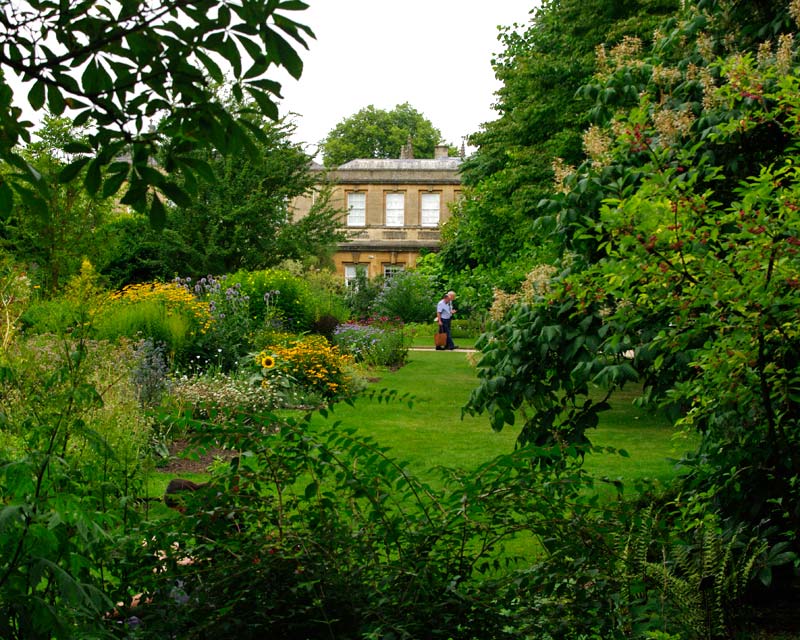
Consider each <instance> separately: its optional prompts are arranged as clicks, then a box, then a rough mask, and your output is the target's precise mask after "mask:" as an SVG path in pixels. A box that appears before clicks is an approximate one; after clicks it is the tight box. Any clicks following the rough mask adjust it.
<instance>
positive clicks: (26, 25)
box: [0, 0, 313, 228]
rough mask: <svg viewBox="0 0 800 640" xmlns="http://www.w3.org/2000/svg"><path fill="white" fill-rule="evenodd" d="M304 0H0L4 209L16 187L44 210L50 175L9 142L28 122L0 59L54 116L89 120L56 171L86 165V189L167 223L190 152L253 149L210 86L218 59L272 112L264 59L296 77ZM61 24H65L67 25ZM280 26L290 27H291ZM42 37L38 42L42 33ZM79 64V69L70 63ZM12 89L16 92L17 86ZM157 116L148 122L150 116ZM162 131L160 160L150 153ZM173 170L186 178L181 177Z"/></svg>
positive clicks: (181, 197) (219, 78)
mask: <svg viewBox="0 0 800 640" xmlns="http://www.w3.org/2000/svg"><path fill="white" fill-rule="evenodd" d="M305 8H306V5H305V4H304V3H302V2H293V1H292V2H284V3H275V2H272V1H271V0H269V1H267V0H264V1H258V2H246V3H242V2H237V1H232V2H227V1H221V2H213V3H211V4H209V5H204V6H202V7H198V6H194V5H187V4H185V3H181V2H173V1H172V0H164V1H162V2H156V3H155V4H153V3H144V2H140V1H138V0H132V1H128V2H123V3H121V4H120V5H119V6H118V7H115V8H114V9H113V10H111V9H108V8H107V7H105V6H101V5H95V4H93V3H90V4H88V5H83V4H82V5H70V4H66V5H65V4H61V3H57V2H49V1H48V2H43V3H42V2H23V3H18V4H15V5H13V6H11V5H4V7H3V14H2V20H0V24H1V25H2V36H0V41H2V43H3V44H2V46H0V71H2V72H3V74H2V75H0V127H1V128H2V132H3V135H2V136H0V139H1V140H2V142H1V143H0V159H2V161H3V162H5V163H8V165H10V166H11V167H13V175H12V176H8V175H7V179H6V180H5V181H2V182H0V205H1V206H2V214H3V215H7V214H8V212H9V210H10V208H11V205H12V189H13V190H14V193H15V194H16V195H18V196H19V197H20V198H21V199H22V201H23V203H24V204H25V205H26V206H28V207H29V208H30V209H33V210H37V211H39V212H40V213H41V214H42V215H47V212H46V209H47V207H48V205H47V202H48V200H49V196H50V194H49V190H50V185H49V184H47V183H46V182H45V181H42V180H40V178H39V176H38V174H37V173H36V172H35V171H33V170H32V169H31V168H30V167H29V166H28V165H27V163H26V162H25V161H24V159H23V158H22V157H21V156H20V155H19V154H18V153H16V152H15V151H14V147H16V146H17V145H18V144H23V143H29V142H30V141H31V137H30V128H31V126H32V125H31V123H30V122H26V121H24V120H22V118H21V117H20V116H21V115H22V111H21V109H19V108H18V107H16V106H12V90H11V87H10V85H9V84H8V80H7V79H6V78H5V71H10V72H13V73H15V74H17V75H19V76H21V78H22V80H23V81H25V82H29V83H31V84H30V85H29V86H30V89H29V91H28V94H27V96H26V98H25V99H26V101H27V104H28V105H29V106H30V107H31V108H33V109H34V110H35V111H41V110H42V109H43V108H44V107H45V106H46V107H47V109H48V110H49V112H50V113H51V114H52V115H54V116H61V115H62V114H63V113H65V112H67V110H70V112H71V113H73V114H75V115H74V117H73V124H74V125H75V126H82V125H84V124H91V125H92V127H91V129H92V133H91V135H90V136H88V138H87V139H86V140H85V141H82V142H80V143H75V144H71V145H69V147H68V148H67V149H66V150H67V151H68V152H69V153H72V154H75V159H74V161H73V162H72V163H71V164H70V165H68V166H66V167H65V168H64V169H63V170H62V172H61V179H62V181H64V182H69V181H71V180H72V179H74V178H75V177H76V176H77V175H78V174H79V173H81V172H83V173H82V177H83V186H84V188H85V190H86V192H87V193H88V194H89V196H91V197H94V196H96V195H100V194H102V196H103V197H109V196H113V195H115V194H116V193H118V192H119V191H120V190H122V192H123V195H122V198H121V202H122V204H126V205H130V206H132V207H133V208H134V209H136V210H137V211H140V212H142V213H144V212H149V216H150V219H151V221H152V223H153V224H154V226H156V227H159V228H160V227H163V225H164V222H165V207H164V203H165V202H166V201H167V200H171V201H173V202H182V201H185V200H186V199H187V197H188V196H187V192H188V193H191V192H192V191H193V190H192V188H191V187H192V186H193V185H195V184H196V179H197V178H198V177H199V176H202V177H208V175H209V168H208V166H207V165H206V164H204V163H203V162H201V161H198V159H197V158H196V157H195V156H194V152H195V151H196V150H197V149H199V148H206V147H213V148H215V149H217V150H218V151H219V152H220V153H222V154H223V155H239V154H250V155H255V154H254V153H253V152H254V149H253V145H252V143H251V141H250V137H249V136H250V135H251V130H250V129H249V128H248V122H247V118H246V117H242V116H241V115H232V114H230V113H229V112H228V111H226V109H225V108H224V106H223V105H222V104H221V103H220V100H219V99H218V97H217V96H216V95H215V94H214V85H213V84H212V83H211V82H209V80H213V81H214V82H215V83H221V82H223V79H224V74H223V70H222V68H221V67H220V65H219V63H218V62H216V61H215V58H216V59H217V60H220V59H221V60H222V61H224V64H225V66H226V67H227V68H228V69H229V71H230V74H231V77H232V78H233V80H234V82H235V84H234V85H233V88H232V92H233V95H234V98H235V99H237V100H238V101H243V99H244V97H245V95H246V96H247V99H248V100H252V101H254V103H255V104H256V105H257V110H258V111H260V112H261V113H263V114H266V115H267V116H269V117H271V118H273V119H277V116H278V108H277V106H276V104H275V102H274V100H273V97H274V96H276V95H278V94H279V91H280V85H279V84H278V83H276V82H274V81H272V80H270V79H269V78H268V77H267V72H268V71H269V70H270V69H271V68H272V65H278V66H282V67H284V68H285V69H286V70H287V71H289V73H290V74H291V75H292V76H293V77H295V78H298V77H299V76H300V74H301V73H302V67H303V64H302V61H301V59H300V57H299V56H298V55H297V52H296V51H295V49H294V46H293V45H292V44H291V43H292V42H294V43H295V44H296V45H300V46H304V47H305V46H306V41H305V38H306V37H309V36H311V37H313V34H312V32H311V30H310V29H308V28H307V27H305V26H304V25H302V24H299V23H298V22H295V21H294V20H292V19H291V18H290V17H289V14H290V12H293V11H298V10H303V9H305ZM66 25H69V27H66ZM287 38H288V39H287ZM45 43H46V44H45ZM77 68H80V73H79V74H76V73H75V70H76V69H77ZM17 98H20V96H17ZM154 120H157V122H158V124H157V125H156V126H155V127H154V128H152V129H151V128H150V123H151V122H153V121H154ZM163 140H168V141H169V143H168V145H167V148H166V152H165V156H164V161H163V167H164V169H165V170H166V171H165V172H161V171H156V170H155V169H154V168H153V167H152V165H151V160H152V159H153V158H154V157H155V155H156V154H157V153H158V152H159V149H160V147H161V143H162V141H163ZM175 174H180V175H182V176H183V177H184V178H186V179H187V180H188V182H184V183H183V187H184V188H186V190H184V189H183V188H181V187H179V186H178V183H177V182H176V180H175V177H174V176H175Z"/></svg>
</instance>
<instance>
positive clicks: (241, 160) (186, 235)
mask: <svg viewBox="0 0 800 640" xmlns="http://www.w3.org/2000/svg"><path fill="white" fill-rule="evenodd" d="M249 125H250V127H251V128H252V129H253V130H254V132H253V133H250V134H248V135H249V137H250V144H251V145H252V147H253V149H254V150H255V153H253V154H237V155H232V156H227V157H224V156H219V155H218V154H216V153H214V152H212V151H210V150H209V151H207V152H205V153H202V154H196V156H197V159H198V160H199V161H202V162H203V163H205V164H207V165H208V166H209V167H210V169H211V171H212V172H213V174H214V180H213V181H211V182H202V183H200V184H199V185H197V186H196V191H197V197H196V198H195V199H193V200H192V201H191V202H189V203H176V204H178V206H176V207H175V208H174V209H173V210H170V211H169V212H168V215H167V218H168V221H169V226H170V228H171V229H174V230H175V231H176V233H177V234H178V235H179V236H180V238H181V241H182V243H183V245H184V246H185V247H187V249H186V251H185V253H186V257H187V258H189V259H190V260H189V261H188V262H187V263H186V264H181V265H172V268H173V269H176V270H179V271H180V272H181V273H195V274H208V273H212V274H225V273H233V272H235V271H238V270H250V271H252V270H257V269H264V268H268V267H274V266H276V265H277V264H278V263H279V262H281V261H282V260H285V259H301V258H310V257H311V256H324V255H325V254H326V252H327V250H328V248H329V247H330V246H332V245H333V244H335V242H336V241H337V240H340V239H343V236H342V235H341V233H340V232H339V231H338V225H339V221H338V217H339V212H338V211H336V210H334V209H332V208H331V207H330V206H329V205H328V196H329V191H328V190H322V191H321V192H320V193H319V194H318V197H317V198H315V202H314V206H313V208H312V210H311V212H310V213H309V215H308V216H306V217H305V218H303V219H301V220H299V221H293V220H292V219H291V214H290V211H289V203H290V202H291V201H292V200H293V199H294V198H295V197H297V196H300V195H302V194H304V193H305V192H307V191H309V190H311V189H312V188H315V187H316V184H315V180H316V179H315V177H314V176H313V175H312V174H311V173H310V171H309V166H310V158H309V157H308V156H307V155H306V154H305V152H304V151H303V150H302V149H301V147H300V146H299V145H297V144H295V143H293V142H291V140H290V135H291V132H292V127H291V125H286V124H283V123H278V124H275V123H272V122H271V121H269V120H268V119H267V118H265V117H262V118H258V119H256V118H253V117H251V122H249Z"/></svg>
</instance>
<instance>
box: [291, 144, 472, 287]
mask: <svg viewBox="0 0 800 640" xmlns="http://www.w3.org/2000/svg"><path fill="white" fill-rule="evenodd" d="M447 152H448V148H447V147H446V146H439V147H436V150H435V156H434V157H433V158H414V157H413V152H412V150H411V147H410V145H406V146H405V147H403V150H402V151H401V154H400V158H397V159H364V160H351V161H350V162H347V163H345V164H343V165H341V166H339V167H337V168H336V169H332V170H328V171H327V172H325V171H324V170H323V169H322V167H321V166H319V165H316V167H315V170H316V171H319V172H320V174H321V177H322V176H324V179H326V180H327V181H329V182H330V183H331V184H332V188H333V193H332V197H331V202H330V204H331V206H333V207H335V208H337V209H339V210H341V211H342V212H343V216H342V226H343V227H344V228H345V229H346V230H347V232H348V239H347V241H345V242H342V243H340V244H339V245H338V247H337V251H336V254H335V255H334V262H335V265H336V271H337V273H339V274H341V275H342V277H344V278H345V280H347V281H350V280H352V279H353V278H355V276H356V272H357V270H358V269H364V270H366V273H367V275H368V276H369V277H370V278H372V277H375V276H377V275H381V274H383V275H387V276H389V275H391V274H392V273H394V272H396V271H399V270H403V269H406V268H410V267H413V266H414V265H415V264H416V261H417V258H418V257H419V256H420V252H421V250H423V249H429V250H433V251H435V250H436V249H438V247H439V228H440V226H441V225H442V224H443V223H444V222H445V221H446V220H447V219H448V218H449V217H450V205H451V204H452V203H453V202H455V201H456V200H457V199H458V198H459V197H460V194H461V180H460V178H459V175H458V172H459V168H460V165H461V162H462V158H451V157H448V155H447ZM313 198H314V194H313V193H312V194H307V195H305V196H303V197H302V198H298V199H297V200H295V202H294V203H293V210H294V211H293V215H294V216H295V217H296V218H297V217H301V216H303V215H305V214H306V213H307V212H308V210H309V208H310V206H311V204H312V202H313Z"/></svg>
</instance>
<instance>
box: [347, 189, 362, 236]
mask: <svg viewBox="0 0 800 640" xmlns="http://www.w3.org/2000/svg"><path fill="white" fill-rule="evenodd" d="M366 224H367V194H366V193H358V192H357V191H354V192H352V193H348V194H347V226H348V227H363V226H365V225H366Z"/></svg>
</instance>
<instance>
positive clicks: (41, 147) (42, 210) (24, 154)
mask: <svg viewBox="0 0 800 640" xmlns="http://www.w3.org/2000/svg"><path fill="white" fill-rule="evenodd" d="M36 135H37V140H36V141H34V142H31V143H30V144H28V145H27V146H26V147H25V148H24V149H16V150H15V152H17V153H19V154H20V157H21V158H24V160H25V162H27V163H30V167H31V170H33V171H35V172H37V175H38V178H37V179H38V180H39V182H40V183H41V184H43V185H45V184H46V199H45V200H44V201H43V202H42V203H41V204H42V205H43V206H38V204H37V205H36V206H34V205H32V203H31V202H30V201H27V200H26V199H25V198H19V197H18V198H16V205H15V207H14V210H13V212H12V213H11V215H8V216H0V247H2V248H4V249H6V250H7V251H9V252H11V253H12V254H13V255H14V256H15V258H16V260H17V261H19V262H20V263H23V264H27V265H30V266H29V269H30V273H31V275H32V276H33V277H34V278H35V280H36V282H37V283H38V284H39V285H40V286H41V288H42V290H43V291H45V292H47V293H50V294H52V293H54V292H56V291H58V290H60V289H61V288H62V287H63V285H64V283H65V282H66V281H67V280H68V279H69V278H70V277H71V276H73V275H75V274H76V273H77V272H78V271H79V269H80V265H81V260H82V259H84V258H86V257H88V258H90V259H91V260H92V261H95V260H96V258H97V256H99V255H101V251H100V250H101V247H98V246H97V244H96V242H95V240H96V233H97V231H98V230H99V229H100V228H102V226H103V225H104V224H105V223H106V222H107V219H108V218H109V216H110V215H111V208H112V207H111V201H110V200H108V199H106V198H103V197H101V196H100V195H90V194H87V193H86V191H85V190H84V189H83V187H82V186H81V185H80V184H78V182H77V180H76V181H75V182H72V183H69V184H60V183H59V179H58V175H59V172H60V171H61V170H62V169H63V168H64V166H66V164H67V163H68V162H69V161H70V158H71V157H72V156H70V155H69V154H66V153H64V151H63V149H64V148H65V147H68V146H69V145H71V144H78V143H81V142H83V141H85V140H86V135H87V134H86V132H85V131H83V130H81V129H79V128H78V129H76V128H73V127H72V126H71V123H70V121H69V120H68V119H66V118H56V117H50V116H48V117H45V119H44V122H43V123H42V126H41V127H40V128H39V129H38V130H37V131H36ZM0 168H2V173H3V174H4V179H5V180H11V179H12V176H13V170H11V168H9V167H0ZM0 182H1V180H0ZM37 202H38V201H37Z"/></svg>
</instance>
